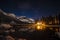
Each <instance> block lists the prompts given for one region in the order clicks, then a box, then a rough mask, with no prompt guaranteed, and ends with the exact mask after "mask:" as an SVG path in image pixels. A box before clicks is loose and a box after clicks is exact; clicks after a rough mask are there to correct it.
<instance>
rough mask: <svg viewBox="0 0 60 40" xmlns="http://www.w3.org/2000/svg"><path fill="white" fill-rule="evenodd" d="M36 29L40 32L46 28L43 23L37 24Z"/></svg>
mask: <svg viewBox="0 0 60 40" xmlns="http://www.w3.org/2000/svg"><path fill="white" fill-rule="evenodd" d="M36 28H37V30H39V29H41V30H43V29H45V28H46V27H45V23H42V22H37V24H36Z"/></svg>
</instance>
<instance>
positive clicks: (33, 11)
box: [0, 0, 60, 18]
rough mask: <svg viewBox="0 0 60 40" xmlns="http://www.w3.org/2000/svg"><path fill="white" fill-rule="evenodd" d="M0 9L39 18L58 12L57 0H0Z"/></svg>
mask: <svg viewBox="0 0 60 40" xmlns="http://www.w3.org/2000/svg"><path fill="white" fill-rule="evenodd" d="M0 9H2V10H3V11H5V12H7V13H8V12H9V13H10V12H11V13H14V14H16V15H17V16H27V17H32V18H39V17H41V16H49V15H56V14H57V13H60V1H59V0H0Z"/></svg>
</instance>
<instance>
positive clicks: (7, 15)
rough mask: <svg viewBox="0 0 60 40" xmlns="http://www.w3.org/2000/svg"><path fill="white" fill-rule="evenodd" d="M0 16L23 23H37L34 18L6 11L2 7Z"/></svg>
mask: <svg viewBox="0 0 60 40" xmlns="http://www.w3.org/2000/svg"><path fill="white" fill-rule="evenodd" d="M0 15H1V16H0V17H2V18H3V17H4V18H5V19H6V20H11V21H15V22H18V23H19V22H22V23H25V22H26V23H35V20H34V19H32V18H27V17H26V16H19V17H18V16H16V15H15V14H14V13H6V12H4V11H2V10H1V9H0Z"/></svg>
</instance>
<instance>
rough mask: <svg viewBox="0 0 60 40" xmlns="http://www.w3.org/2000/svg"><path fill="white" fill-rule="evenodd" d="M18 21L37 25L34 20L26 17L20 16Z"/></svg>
mask: <svg viewBox="0 0 60 40" xmlns="http://www.w3.org/2000/svg"><path fill="white" fill-rule="evenodd" d="M17 19H19V20H20V21H22V22H27V23H35V21H34V19H32V18H27V17H26V16H20V17H17Z"/></svg>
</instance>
